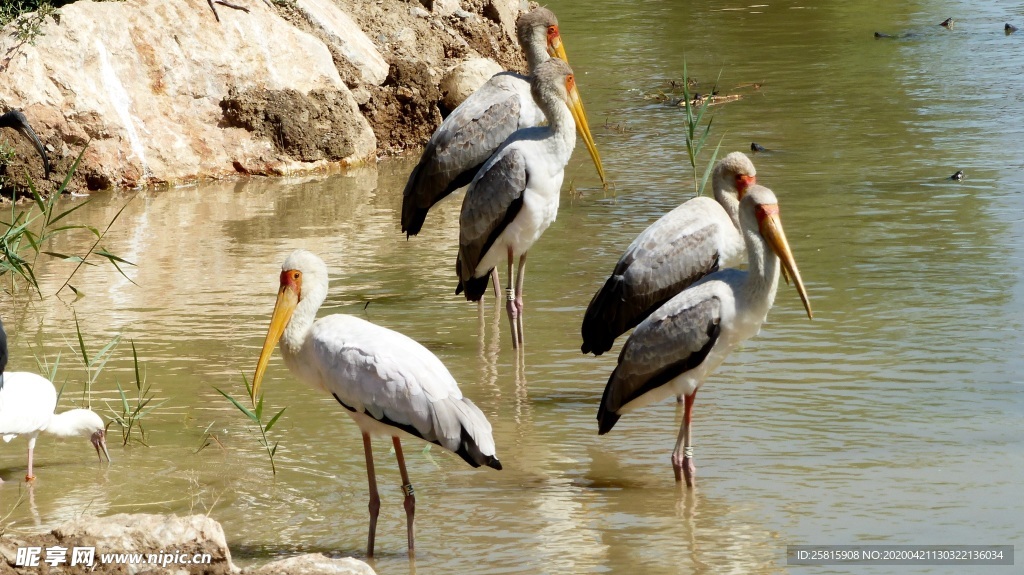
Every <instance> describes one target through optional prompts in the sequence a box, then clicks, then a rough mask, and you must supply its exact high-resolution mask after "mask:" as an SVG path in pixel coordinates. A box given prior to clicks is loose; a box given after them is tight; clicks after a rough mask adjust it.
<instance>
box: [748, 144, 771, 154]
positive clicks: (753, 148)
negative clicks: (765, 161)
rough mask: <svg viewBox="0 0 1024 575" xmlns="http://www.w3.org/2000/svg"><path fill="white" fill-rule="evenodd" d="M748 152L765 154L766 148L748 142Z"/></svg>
mask: <svg viewBox="0 0 1024 575" xmlns="http://www.w3.org/2000/svg"><path fill="white" fill-rule="evenodd" d="M750 151H751V152H767V151H768V148H766V147H764V146H762V145H761V144H758V143H757V142H750Z"/></svg>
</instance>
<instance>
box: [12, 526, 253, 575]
mask: <svg viewBox="0 0 1024 575" xmlns="http://www.w3.org/2000/svg"><path fill="white" fill-rule="evenodd" d="M32 547H38V548H40V549H41V550H42V551H41V553H40V557H39V558H38V561H37V562H36V563H38V565H35V566H33V565H31V564H26V565H19V564H18V563H19V561H18V555H17V552H18V551H17V550H18V549H19V548H20V549H27V548H32ZM76 547H78V548H92V549H93V550H94V553H93V556H92V558H91V563H92V565H91V566H90V565H88V562H89V561H88V560H86V559H85V558H82V557H78V558H77V559H78V561H76V563H84V564H76V565H71V563H72V558H73V557H72V553H73V550H74V549H75V548H76ZM52 548H63V549H65V550H66V553H65V558H64V560H63V561H60V562H58V563H56V564H55V565H51V566H48V565H47V564H46V563H45V562H44V560H45V559H46V551H45V550H46V549H52ZM108 553H118V554H131V553H138V554H141V555H142V556H143V557H140V558H139V560H138V561H132V560H128V559H127V558H124V557H121V558H119V559H124V560H123V561H111V562H109V563H108V564H104V563H103V562H102V559H101V558H102V555H104V554H108ZM160 554H177V556H176V557H173V564H172V557H167V556H166V555H160ZM150 555H152V556H153V557H152V558H151V557H149V556H150ZM204 555H209V558H210V559H209V562H205V560H204V561H201V562H199V563H192V559H193V558H194V557H201V556H204ZM0 556H2V557H3V560H4V561H5V564H0V571H3V572H5V573H6V572H13V573H19V574H21V573H40V572H41V571H40V570H41V569H45V568H47V567H49V569H48V571H49V572H50V573H86V572H88V573H119V574H134V573H142V572H145V573H152V574H154V575H156V574H161V575H162V574H170V573H175V574H179V573H189V574H199V573H202V574H204V575H226V574H230V573H238V572H239V569H238V567H236V566H235V565H234V564H233V563H232V562H231V551H229V550H228V546H227V542H226V541H225V539H224V530H223V529H222V528H221V526H220V524H219V523H217V522H216V521H214V520H213V519H210V518H209V517H207V516H205V515H191V516H188V517H175V516H168V515H150V514H131V515H130V514H124V513H122V514H119V515H111V516H109V517H81V518H78V519H75V520H72V521H70V522H68V523H65V524H64V525H61V526H60V527H57V528H56V529H54V530H53V531H51V532H50V533H47V534H43V535H35V536H24V537H4V538H3V539H0ZM150 559H152V560H150ZM186 560H187V561H188V563H185V561H186ZM22 563H25V561H22ZM161 563H166V564H164V565H161ZM2 567H6V568H7V570H4V569H2Z"/></svg>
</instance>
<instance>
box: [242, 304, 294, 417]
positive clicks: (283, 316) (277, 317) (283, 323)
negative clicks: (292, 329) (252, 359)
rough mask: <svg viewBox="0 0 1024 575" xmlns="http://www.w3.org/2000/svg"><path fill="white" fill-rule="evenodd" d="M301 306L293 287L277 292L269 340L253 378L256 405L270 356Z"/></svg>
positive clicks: (253, 393) (264, 344)
mask: <svg viewBox="0 0 1024 575" xmlns="http://www.w3.org/2000/svg"><path fill="white" fill-rule="evenodd" d="M298 304H299V294H297V293H295V290H294V289H293V288H292V287H291V286H287V285H283V286H281V289H280V291H278V292H277V303H275V304H274V313H273V315H271V316H270V328H269V329H268V330H267V339H266V340H264V341H263V351H261V352H260V359H259V361H257V362H256V374H255V375H253V376H252V397H251V399H252V402H253V405H255V404H256V398H258V397H259V394H260V384H261V383H262V382H263V374H264V373H266V371H267V363H269V362H270V355H271V354H272V353H274V348H275V347H277V342H278V341H280V339H281V334H283V333H284V328H285V327H287V326H288V322H289V321H290V320H291V319H292V314H293V313H295V306H297V305H298Z"/></svg>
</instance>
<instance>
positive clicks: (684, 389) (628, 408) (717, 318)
mask: <svg viewBox="0 0 1024 575" xmlns="http://www.w3.org/2000/svg"><path fill="white" fill-rule="evenodd" d="M739 221H740V228H741V230H742V232H743V238H744V241H745V243H746V247H747V257H748V261H747V265H748V269H747V270H746V271H741V270H737V269H727V270H722V271H719V272H715V273H713V274H711V275H708V276H706V277H704V278H703V279H701V280H700V281H698V282H697V283H696V284H694V285H693V286H691V287H689V288H687V289H685V290H683V291H682V292H680V293H679V294H678V295H676V296H675V297H673V298H672V299H670V300H669V301H668V302H666V303H665V304H664V305H662V306H661V307H659V308H658V309H657V310H656V311H654V313H652V314H651V315H650V316H648V317H647V319H645V320H644V321H643V322H641V323H640V325H638V326H637V328H636V329H635V330H634V331H633V333H632V334H631V335H630V336H629V339H627V340H626V343H625V344H623V346H622V352H621V353H620V354H619V360H618V365H617V366H616V368H615V371H613V372H612V375H611V377H609V378H608V384H607V385H606V387H605V391H604V396H603V397H602V398H601V406H600V408H599V409H598V414H597V419H598V424H599V427H598V432H599V433H600V434H605V433H608V432H609V431H611V429H612V427H614V426H615V423H616V422H617V421H618V419H619V417H620V416H622V415H624V414H626V413H629V412H632V411H634V410H636V409H639V408H641V407H644V406H646V405H649V404H651V403H654V402H656V401H660V400H662V399H665V398H667V397H670V396H672V395H677V396H679V395H681V396H684V397H685V403H686V405H685V412H684V414H683V423H682V426H681V427H680V430H679V436H678V439H677V441H676V448H675V450H674V451H673V453H672V467H673V470H674V471H675V475H676V480H677V481H681V480H682V479H683V478H684V476H685V479H686V483H687V485H691V486H692V485H693V481H694V472H695V469H694V466H693V457H692V450H693V448H692V444H691V433H690V422H691V416H692V413H693V411H692V410H693V401H694V398H695V397H696V393H697V390H698V389H699V388H700V386H701V385H702V384H703V383H704V381H705V380H706V379H707V377H708V376H709V375H710V374H711V372H713V371H714V370H715V369H716V368H717V367H718V366H719V365H721V363H722V362H723V361H724V360H725V358H726V357H727V356H728V355H729V353H730V352H732V350H733V349H735V348H736V346H737V345H739V344H740V343H741V342H743V341H744V340H746V339H749V338H751V337H753V336H754V335H756V334H757V332H758V330H760V328H761V324H762V322H764V320H765V318H766V317H767V316H768V311H769V310H770V309H771V307H772V303H773V302H774V301H775V292H776V289H777V287H778V281H779V273H780V271H781V269H782V268H783V267H784V268H785V269H786V270H787V272H788V273H789V277H791V278H792V279H793V283H794V284H795V285H796V288H797V292H798V293H799V294H800V298H801V300H802V301H803V303H804V307H805V308H806V309H807V316H808V317H811V306H810V303H809V301H808V299H807V292H806V290H805V289H804V285H803V281H802V280H801V279H800V273H799V271H798V270H797V267H796V262H795V261H794V260H793V255H792V253H791V251H790V248H789V244H788V242H787V240H786V236H785V233H783V231H782V223H781V221H780V220H779V215H778V200H777V199H776V198H775V194H773V193H772V191H771V190H769V189H768V188H765V187H762V186H757V185H755V186H752V187H750V188H749V189H748V190H747V193H746V196H745V197H744V198H743V200H741V202H740V209H739ZM780 260H781V265H780Z"/></svg>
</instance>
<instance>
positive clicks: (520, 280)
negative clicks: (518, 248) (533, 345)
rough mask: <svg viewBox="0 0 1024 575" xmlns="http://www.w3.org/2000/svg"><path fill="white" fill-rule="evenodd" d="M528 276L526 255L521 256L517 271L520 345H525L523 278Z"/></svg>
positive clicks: (517, 332)
mask: <svg viewBox="0 0 1024 575" xmlns="http://www.w3.org/2000/svg"><path fill="white" fill-rule="evenodd" d="M525 276H526V254H525V253H524V254H523V255H521V256H519V269H518V270H516V311H517V312H518V314H519V321H518V322H517V323H516V335H517V336H518V339H519V345H523V343H525V341H524V339H523V278H524V277H525Z"/></svg>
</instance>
